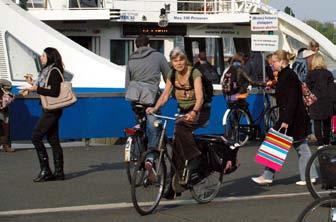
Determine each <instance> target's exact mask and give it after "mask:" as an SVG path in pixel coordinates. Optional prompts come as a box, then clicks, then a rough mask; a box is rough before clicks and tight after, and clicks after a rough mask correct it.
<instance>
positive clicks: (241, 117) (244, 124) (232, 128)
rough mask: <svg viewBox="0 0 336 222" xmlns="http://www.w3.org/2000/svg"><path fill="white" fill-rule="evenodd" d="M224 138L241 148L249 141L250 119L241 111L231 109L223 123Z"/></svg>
mask: <svg viewBox="0 0 336 222" xmlns="http://www.w3.org/2000/svg"><path fill="white" fill-rule="evenodd" d="M224 122H225V125H224V130H225V137H226V138H227V139H230V140H232V141H236V142H238V143H239V144H240V145H241V146H243V145H245V144H246V143H247V141H248V140H249V134H250V126H251V118H250V116H249V115H248V114H247V112H246V111H244V110H243V109H232V110H231V111H230V113H229V114H228V116H227V118H226V120H225V121H224Z"/></svg>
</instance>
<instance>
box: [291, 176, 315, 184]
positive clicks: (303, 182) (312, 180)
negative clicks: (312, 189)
mask: <svg viewBox="0 0 336 222" xmlns="http://www.w3.org/2000/svg"><path fill="white" fill-rule="evenodd" d="M310 181H311V182H312V183H316V178H313V179H311V180H310ZM295 184H296V185H299V186H306V185H307V183H306V181H305V180H300V181H298V182H296V183H295Z"/></svg>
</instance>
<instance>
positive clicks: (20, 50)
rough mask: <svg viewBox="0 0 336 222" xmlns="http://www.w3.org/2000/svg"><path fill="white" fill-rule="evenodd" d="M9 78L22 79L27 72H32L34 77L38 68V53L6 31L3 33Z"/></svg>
mask: <svg viewBox="0 0 336 222" xmlns="http://www.w3.org/2000/svg"><path fill="white" fill-rule="evenodd" d="M5 38H6V44H7V51H8V58H9V67H10V73H11V77H12V78H11V79H12V80H14V81H20V80H24V77H23V76H24V75H25V74H27V73H30V74H33V78H34V79H36V78H37V75H38V73H39V70H40V67H41V66H40V62H39V55H38V54H37V53H35V52H33V51H32V50H31V49H29V48H28V47H27V46H25V45H24V44H23V43H21V42H20V41H19V40H17V39H16V38H15V37H14V36H12V35H11V34H9V33H8V32H7V33H6V35H5Z"/></svg>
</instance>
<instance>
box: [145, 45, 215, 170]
mask: <svg viewBox="0 0 336 222" xmlns="http://www.w3.org/2000/svg"><path fill="white" fill-rule="evenodd" d="M170 60H171V63H172V67H173V69H172V71H171V72H170V73H169V74H168V78H167V82H166V86H165V89H164V91H163V93H162V95H161V96H160V98H159V100H158V101H157V103H156V104H155V106H154V107H150V108H147V110H146V111H147V113H149V114H151V113H155V112H156V111H158V110H159V108H160V107H161V106H163V105H164V104H165V103H166V102H167V101H168V99H169V96H170V93H171V92H172V90H173V89H174V92H175V97H176V100H177V102H178V108H179V112H180V113H181V114H183V117H182V118H179V119H178V120H177V121H176V122H175V135H174V150H173V159H174V162H175V164H176V166H177V169H178V170H183V168H184V167H185V165H186V163H187V165H188V168H189V169H190V168H195V167H196V166H197V163H198V159H199V156H200V155H201V151H200V150H199V149H198V146H197V144H196V142H195V140H194V136H193V133H192V132H193V131H194V130H195V129H197V128H199V127H200V126H202V125H204V124H205V123H206V122H207V121H208V119H209V117H210V104H207V103H204V99H203V86H202V79H201V77H202V74H201V72H200V71H199V70H197V69H194V68H193V67H192V66H189V65H188V59H187V56H186V54H185V53H184V52H183V51H182V50H181V49H179V48H174V49H173V50H172V51H171V52H170ZM190 76H191V77H192V81H193V86H191V84H190V83H189V77H190Z"/></svg>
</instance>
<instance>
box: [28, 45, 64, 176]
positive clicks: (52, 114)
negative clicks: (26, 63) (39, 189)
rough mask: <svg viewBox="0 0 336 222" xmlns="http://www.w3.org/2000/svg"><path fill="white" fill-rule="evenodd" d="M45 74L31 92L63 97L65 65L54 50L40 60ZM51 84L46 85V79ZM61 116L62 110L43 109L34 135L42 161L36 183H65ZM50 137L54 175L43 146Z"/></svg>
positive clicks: (33, 139) (40, 75) (48, 51)
mask: <svg viewBox="0 0 336 222" xmlns="http://www.w3.org/2000/svg"><path fill="white" fill-rule="evenodd" d="M40 60H41V64H42V71H41V73H40V74H39V76H38V80H37V81H36V82H35V83H34V85H33V86H32V87H31V88H30V89H29V91H31V92H32V91H36V92H37V94H39V95H44V96H51V97H58V96H59V94H60V86H61V82H62V77H61V75H63V71H64V69H63V62H62V57H61V55H60V54H59V52H58V51H57V50H56V49H54V48H46V49H44V52H43V54H42V56H41V57H40ZM48 75H50V76H49V79H48V82H46V79H47V76H48ZM61 116H62V109H57V110H52V111H49V110H42V115H41V117H40V119H39V120H38V122H37V124H36V126H35V129H34V131H33V134H32V142H33V144H34V146H35V148H36V152H37V156H38V159H39V162H40V167H41V171H40V173H39V175H38V176H37V177H36V178H35V179H34V182H43V181H50V180H64V171H63V150H62V147H61V145H60V141H59V136H58V131H59V119H60V118H61ZM45 135H46V136H47V140H48V142H49V144H50V146H51V147H52V152H53V157H54V165H55V172H54V174H52V173H51V170H50V168H49V161H48V154H47V150H46V148H45V146H44V144H43V141H42V140H43V137H44V136H45Z"/></svg>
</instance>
